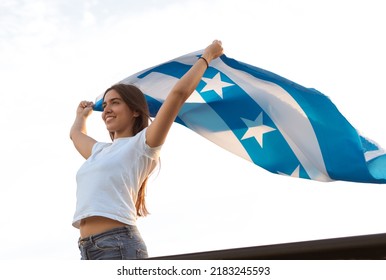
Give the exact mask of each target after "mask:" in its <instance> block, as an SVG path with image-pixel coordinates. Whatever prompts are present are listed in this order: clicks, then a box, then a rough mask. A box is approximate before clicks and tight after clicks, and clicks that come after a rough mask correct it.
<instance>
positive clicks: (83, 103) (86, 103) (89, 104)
mask: <svg viewBox="0 0 386 280" xmlns="http://www.w3.org/2000/svg"><path fill="white" fill-rule="evenodd" d="M93 106H94V103H93V102H91V101H85V100H84V101H81V102H80V104H79V107H81V108H82V109H85V108H87V107H93Z"/></svg>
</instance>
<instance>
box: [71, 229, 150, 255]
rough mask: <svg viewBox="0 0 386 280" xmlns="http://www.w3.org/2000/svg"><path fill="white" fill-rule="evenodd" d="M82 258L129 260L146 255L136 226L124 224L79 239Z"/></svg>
mask: <svg viewBox="0 0 386 280" xmlns="http://www.w3.org/2000/svg"><path fill="white" fill-rule="evenodd" d="M78 246H79V250H80V254H81V256H82V260H129V259H145V258H147V257H148V254H147V249H146V245H145V243H144V242H143V240H142V237H141V235H140V234H139V231H138V229H137V227H136V226H130V225H127V226H124V227H120V228H115V229H112V230H109V231H106V232H102V233H99V234H96V235H92V236H89V237H86V238H82V239H79V242H78Z"/></svg>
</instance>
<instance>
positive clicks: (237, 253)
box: [152, 233, 386, 260]
mask: <svg viewBox="0 0 386 280" xmlns="http://www.w3.org/2000/svg"><path fill="white" fill-rule="evenodd" d="M152 259H158V260H379V259H385V260H386V233H383V234H373V235H362V236H353V237H342V238H333V239H322V240H314V241H303V242H294V243H285V244H274V245H264V246H256V247H246V248H236V249H227V250H218V251H208V252H199V253H191V254H182V255H171V256H161V257H154V258H152Z"/></svg>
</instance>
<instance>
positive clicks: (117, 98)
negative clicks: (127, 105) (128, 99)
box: [102, 97, 122, 105]
mask: <svg viewBox="0 0 386 280" xmlns="http://www.w3.org/2000/svg"><path fill="white" fill-rule="evenodd" d="M114 100H122V98H119V97H114V98H111V99H109V100H107V101H108V102H112V101H114ZM106 103H107V102H106V101H103V103H102V105H106Z"/></svg>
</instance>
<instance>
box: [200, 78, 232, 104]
mask: <svg viewBox="0 0 386 280" xmlns="http://www.w3.org/2000/svg"><path fill="white" fill-rule="evenodd" d="M202 80H203V81H204V82H205V83H206V85H205V87H204V88H203V89H202V90H201V92H206V91H210V90H214V91H215V92H216V93H217V94H218V95H219V96H220V97H221V99H224V97H223V92H222V89H223V88H224V87H230V86H234V84H231V83H227V82H223V81H221V76H220V72H218V73H217V74H216V75H215V76H214V77H213V78H212V79H210V78H202Z"/></svg>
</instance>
